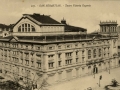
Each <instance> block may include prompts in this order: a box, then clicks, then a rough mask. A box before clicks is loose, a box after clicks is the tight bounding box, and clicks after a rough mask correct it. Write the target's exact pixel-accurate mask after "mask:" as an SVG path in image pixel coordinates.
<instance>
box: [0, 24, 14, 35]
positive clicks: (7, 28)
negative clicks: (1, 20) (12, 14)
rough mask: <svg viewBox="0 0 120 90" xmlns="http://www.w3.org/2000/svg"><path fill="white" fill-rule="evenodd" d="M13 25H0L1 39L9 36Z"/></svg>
mask: <svg viewBox="0 0 120 90" xmlns="http://www.w3.org/2000/svg"><path fill="white" fill-rule="evenodd" d="M12 27H13V24H10V25H5V24H0V36H1V37H8V36H11V32H12Z"/></svg>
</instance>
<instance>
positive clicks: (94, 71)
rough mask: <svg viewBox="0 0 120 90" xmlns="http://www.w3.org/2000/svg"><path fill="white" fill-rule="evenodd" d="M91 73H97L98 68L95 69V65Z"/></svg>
mask: <svg viewBox="0 0 120 90" xmlns="http://www.w3.org/2000/svg"><path fill="white" fill-rule="evenodd" d="M93 73H98V67H96V65H94V67H93Z"/></svg>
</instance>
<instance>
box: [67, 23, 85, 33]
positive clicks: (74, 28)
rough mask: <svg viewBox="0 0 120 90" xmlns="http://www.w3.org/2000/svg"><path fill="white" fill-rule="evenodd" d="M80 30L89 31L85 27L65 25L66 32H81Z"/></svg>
mask: <svg viewBox="0 0 120 90" xmlns="http://www.w3.org/2000/svg"><path fill="white" fill-rule="evenodd" d="M79 31H83V32H84V31H87V29H85V28H81V27H76V26H71V25H67V24H66V25H65V32H79Z"/></svg>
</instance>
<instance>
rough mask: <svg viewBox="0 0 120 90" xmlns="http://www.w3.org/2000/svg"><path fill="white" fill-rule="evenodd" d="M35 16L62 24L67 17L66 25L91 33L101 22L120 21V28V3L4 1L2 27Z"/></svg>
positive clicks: (0, 13)
mask: <svg viewBox="0 0 120 90" xmlns="http://www.w3.org/2000/svg"><path fill="white" fill-rule="evenodd" d="M48 4H49V5H53V4H57V5H60V7H56V6H54V7H47V6H46V5H48ZM73 4H74V5H78V7H75V6H73ZM42 5H44V6H43V7H42ZM85 5H87V6H86V7H85ZM68 6H69V7H68ZM33 13H40V14H44V15H50V17H52V18H54V19H55V20H57V21H59V22H61V20H62V19H63V18H64V19H65V20H66V22H67V24H69V25H73V26H78V27H83V28H86V29H87V32H88V33H89V32H93V31H96V30H99V29H100V27H99V23H100V21H117V23H118V25H120V1H119V0H1V3H0V23H1V24H7V25H9V24H14V23H16V22H17V21H18V20H19V19H20V18H21V17H22V15H23V14H33Z"/></svg>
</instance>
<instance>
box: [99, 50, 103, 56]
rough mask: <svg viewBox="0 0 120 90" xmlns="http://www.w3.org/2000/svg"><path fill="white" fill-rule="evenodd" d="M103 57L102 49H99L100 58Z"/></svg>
mask: <svg viewBox="0 0 120 90" xmlns="http://www.w3.org/2000/svg"><path fill="white" fill-rule="evenodd" d="M101 55H102V52H101V49H99V57H101Z"/></svg>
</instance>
